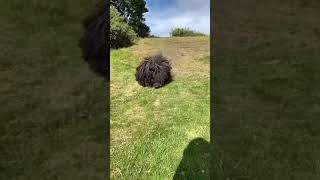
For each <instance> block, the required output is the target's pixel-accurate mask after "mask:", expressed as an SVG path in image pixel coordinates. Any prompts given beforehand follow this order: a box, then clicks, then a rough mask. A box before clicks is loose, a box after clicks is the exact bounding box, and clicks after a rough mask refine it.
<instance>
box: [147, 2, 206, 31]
mask: <svg viewBox="0 0 320 180" xmlns="http://www.w3.org/2000/svg"><path fill="white" fill-rule="evenodd" d="M146 2H147V4H146V6H147V8H148V10H149V12H147V13H145V14H144V17H145V19H146V24H147V25H148V26H149V27H150V29H151V34H153V35H156V36H160V37H167V36H169V33H170V31H171V29H172V28H175V27H189V28H190V29H192V30H195V31H200V32H203V33H206V34H210V0H146Z"/></svg>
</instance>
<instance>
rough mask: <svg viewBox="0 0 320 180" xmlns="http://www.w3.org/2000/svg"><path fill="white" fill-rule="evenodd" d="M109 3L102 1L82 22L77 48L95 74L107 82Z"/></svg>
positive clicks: (108, 63)
mask: <svg viewBox="0 0 320 180" xmlns="http://www.w3.org/2000/svg"><path fill="white" fill-rule="evenodd" d="M108 21H109V3H108V1H105V0H102V1H101V2H100V3H98V4H97V6H96V8H95V9H94V11H93V12H92V14H91V15H89V16H88V17H86V18H85V19H84V21H83V30H84V33H83V37H82V38H81V39H80V43H79V46H80V48H81V50H82V57H83V58H84V60H85V61H86V62H87V63H88V64H89V66H90V68H91V69H92V70H93V71H94V72H96V73H97V74H99V75H101V76H103V77H105V78H107V79H108V80H109V78H110V75H109V65H110V62H109V58H110V57H109V56H110V51H109V39H107V38H108V34H109V22H108Z"/></svg>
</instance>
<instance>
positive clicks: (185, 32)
mask: <svg viewBox="0 0 320 180" xmlns="http://www.w3.org/2000/svg"><path fill="white" fill-rule="evenodd" d="M170 36H172V37H174V36H177V37H184V36H206V35H205V34H204V33H201V32H195V31H193V30H190V29H189V28H174V29H172V30H171V32H170Z"/></svg>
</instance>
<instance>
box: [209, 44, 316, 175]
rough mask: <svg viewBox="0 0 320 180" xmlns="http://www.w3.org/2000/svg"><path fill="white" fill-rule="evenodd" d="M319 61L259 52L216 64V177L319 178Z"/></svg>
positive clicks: (273, 52)
mask: <svg viewBox="0 0 320 180" xmlns="http://www.w3.org/2000/svg"><path fill="white" fill-rule="evenodd" d="M318 60H319V59H318V57H313V56H310V55H301V54H300V55H296V54H295V55H293V54H289V53H288V52H285V51H282V52H281V51H280V52H279V51H275V50H272V51H264V50H259V51H256V52H255V53H248V52H246V53H243V54H234V55H229V56H225V57H220V59H219V61H216V63H215V73H216V76H214V81H213V83H214V84H215V86H214V87H215V88H214V94H216V95H215V96H214V105H213V106H214V107H216V109H215V110H214V112H215V123H214V127H215V128H214V139H215V142H216V144H214V145H213V151H212V153H213V155H214V158H213V162H212V164H213V169H212V172H211V173H212V176H213V177H216V178H217V179H275V180H276V179H279V180H286V179H288V180H289V179H291V180H292V179H297V180H298V179H319V178H320V171H319V169H320V161H319V159H320V152H319V148H320V144H319V138H320V133H319V131H318V129H319V126H320V123H319V121H318V117H319V115H320V109H319V107H320V105H319V100H320V94H319V88H320V86H319V83H317V82H318V81H319V80H320V76H319V73H318V72H319V71H320V62H319V61H318Z"/></svg>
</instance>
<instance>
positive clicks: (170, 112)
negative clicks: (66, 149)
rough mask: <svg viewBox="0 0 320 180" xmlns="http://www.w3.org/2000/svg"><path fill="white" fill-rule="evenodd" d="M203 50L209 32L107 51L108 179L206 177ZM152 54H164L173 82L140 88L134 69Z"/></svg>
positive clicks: (207, 126)
mask: <svg viewBox="0 0 320 180" xmlns="http://www.w3.org/2000/svg"><path fill="white" fill-rule="evenodd" d="M209 49H210V42H209V37H181V38H147V39H142V40H140V41H139V42H138V43H137V44H136V45H134V46H132V47H131V48H126V49H119V50H112V51H111V72H110V74H111V82H110V87H111V107H112V108H111V112H110V113H111V114H110V115H111V179H130V180H131V179H172V177H174V175H175V174H176V175H175V179H179V178H180V179H181V177H190V178H200V179H208V175H209V172H208V155H209V154H208V145H209V144H208V143H209V138H210V119H209V108H210V106H209V103H210V72H209V70H210V64H209V63H210V58H209V55H210V52H209ZM154 53H162V54H163V55H164V56H166V57H168V58H169V60H170V61H171V64H172V67H173V69H172V71H173V81H172V82H171V83H169V84H168V85H166V86H164V87H163V88H160V89H151V88H143V87H141V86H140V85H138V83H137V82H136V81H135V76H134V74H135V68H136V67H137V65H138V64H139V62H140V60H141V59H142V57H144V56H146V55H150V54H154ZM199 138H200V139H199ZM200 152H201V153H200ZM182 159H183V160H182ZM180 161H181V162H180ZM178 166H179V167H180V168H178ZM177 168H178V170H177ZM182 179H183V178H182Z"/></svg>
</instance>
